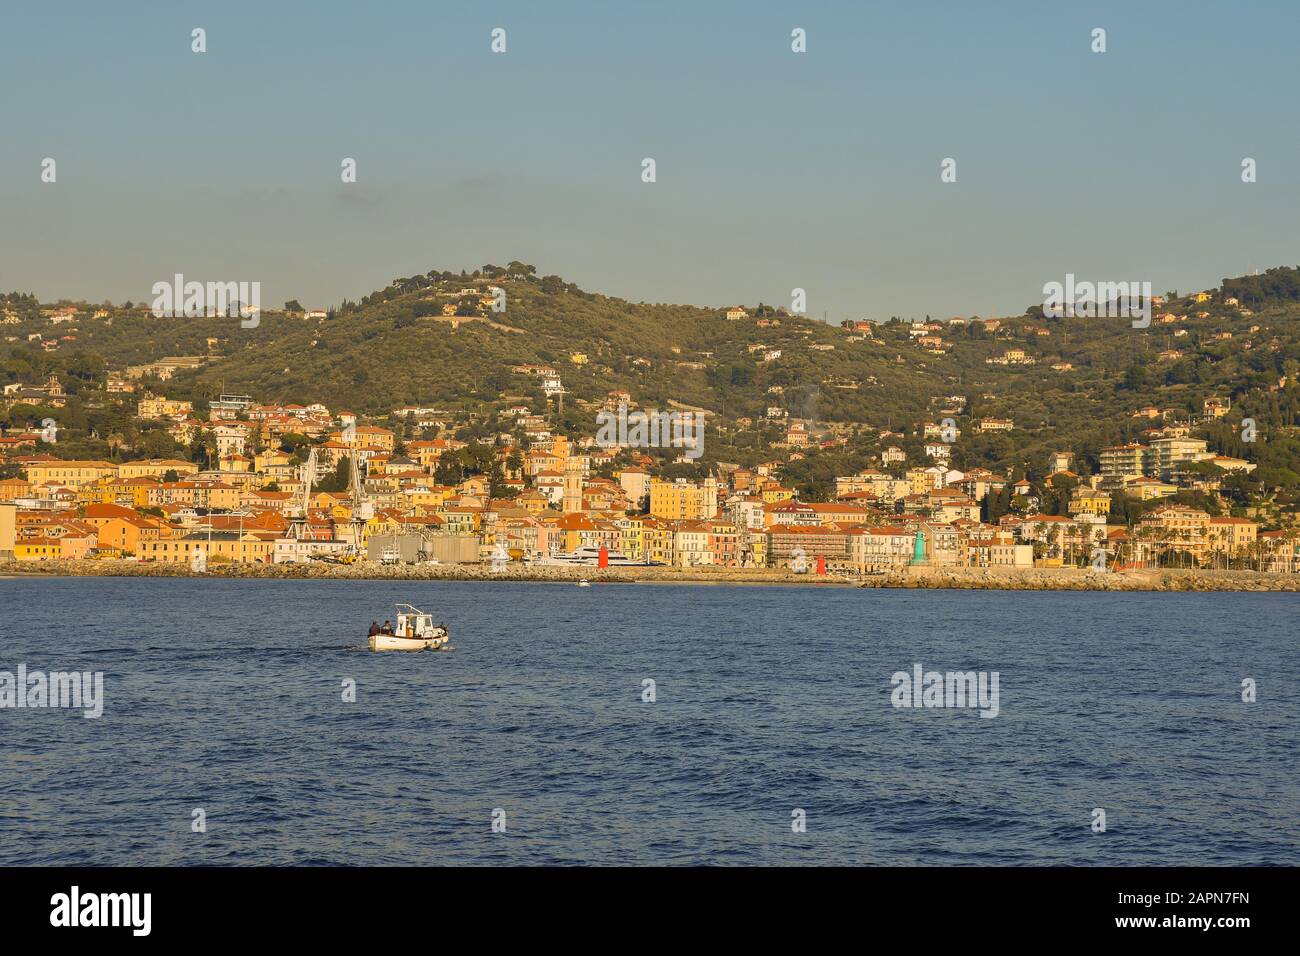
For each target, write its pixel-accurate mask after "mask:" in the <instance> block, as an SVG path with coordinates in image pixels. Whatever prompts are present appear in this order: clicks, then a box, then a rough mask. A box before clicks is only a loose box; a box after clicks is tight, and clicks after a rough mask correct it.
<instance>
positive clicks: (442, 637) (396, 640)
mask: <svg viewBox="0 0 1300 956" xmlns="http://www.w3.org/2000/svg"><path fill="white" fill-rule="evenodd" d="M369 641H370V649H371V650H372V651H449V650H451V646H450V644H449V642H450V641H451V634H450V633H448V631H447V625H445V624H434V623H433V615H432V614H425V613H424V612H423V611H421V610H420V609H419V608H418V607H412V606H411V605H409V604H399V605H397V624H396V626H394V627H393V631H392V633H391V634H389V633H386V632H381V633H379V634H371V635H369Z"/></svg>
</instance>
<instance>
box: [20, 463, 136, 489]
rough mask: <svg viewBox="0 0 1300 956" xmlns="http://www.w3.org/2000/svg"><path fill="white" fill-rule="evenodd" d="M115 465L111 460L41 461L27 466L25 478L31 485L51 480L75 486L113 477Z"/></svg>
mask: <svg viewBox="0 0 1300 956" xmlns="http://www.w3.org/2000/svg"><path fill="white" fill-rule="evenodd" d="M117 467H118V466H117V465H115V464H113V463H112V462H111V461H93V460H92V461H42V462H38V463H35V464H31V465H28V466H27V480H28V481H30V482H31V483H32V484H33V485H43V484H45V483H47V482H53V483H55V484H60V485H68V486H71V487H74V488H75V487H80V486H81V485H85V484H89V483H90V482H92V481H98V480H99V479H101V478H113V477H115V476H116V475H117Z"/></svg>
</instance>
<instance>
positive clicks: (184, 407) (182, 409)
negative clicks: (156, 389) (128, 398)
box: [135, 398, 194, 418]
mask: <svg viewBox="0 0 1300 956" xmlns="http://www.w3.org/2000/svg"><path fill="white" fill-rule="evenodd" d="M193 411H194V406H193V405H191V404H190V403H189V402H182V401H177V400H175V399H171V398H142V399H140V401H139V403H138V404H137V405H136V406H135V417H136V418H181V417H184V416H186V415H189V414H190V413H191V412H193Z"/></svg>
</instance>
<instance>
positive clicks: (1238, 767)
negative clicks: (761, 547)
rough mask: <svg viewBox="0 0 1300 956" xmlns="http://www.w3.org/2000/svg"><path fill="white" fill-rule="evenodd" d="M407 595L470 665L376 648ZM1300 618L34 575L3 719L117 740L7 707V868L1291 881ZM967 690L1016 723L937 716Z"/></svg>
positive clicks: (15, 619)
mask: <svg viewBox="0 0 1300 956" xmlns="http://www.w3.org/2000/svg"><path fill="white" fill-rule="evenodd" d="M399 602H401V603H407V604H412V605H415V606H417V607H419V608H421V609H422V610H425V611H428V612H429V613H431V614H433V616H434V619H435V621H439V622H445V623H446V624H447V626H448V628H449V629H450V631H451V635H452V642H451V643H452V645H453V648H454V649H453V650H451V651H448V652H422V653H374V652H371V651H370V650H369V649H368V648H367V643H366V633H367V630H368V629H369V626H370V624H371V622H372V621H380V622H383V621H384V620H385V619H392V618H393V617H394V615H395V613H396V611H395V605H396V604H397V603H399ZM1298 611H1300V597H1297V596H1296V595H1294V594H1284V593H1263V594H1238V593H1213V594H1204V593H1186V594H1183V593H1133V592H1125V593H1106V592H1053V591H960V590H953V591H948V590H882V589H874V588H872V589H858V588H849V587H831V586H816V585H800V586H792V587H778V586H711V585H677V584H595V585H593V586H592V587H588V588H579V587H575V586H574V585H573V584H572V583H564V584H561V583H518V582H423V581H421V582H413V581H339V580H321V581H292V580H232V579H223V578H59V577H16V578H9V579H4V580H0V704H3V703H6V699H5V698H4V696H3V689H4V679H5V678H4V674H5V673H8V674H9V675H11V681H10V690H11V693H10V695H9V697H8V699H7V702H8V703H10V704H13V703H16V700H17V697H18V695H19V693H21V692H22V689H21V688H18V687H16V686H15V682H16V681H17V674H18V669H19V667H20V666H21V667H23V668H25V672H26V675H27V684H28V686H30V684H31V681H32V680H33V678H32V674H34V673H43V674H47V675H48V674H49V673H50V672H56V671H57V672H74V671H75V672H84V673H86V674H87V675H90V674H94V673H99V674H102V694H101V699H100V700H99V701H98V708H99V709H100V710H101V713H100V714H99V716H92V717H87V716H85V714H86V713H87V712H89V709H88V708H87V707H86V706H84V705H85V703H86V701H85V700H83V701H82V704H83V706H82V707H81V708H80V709H78V708H76V707H51V706H44V707H42V706H30V707H28V706H24V707H21V708H20V707H17V706H0V865H16V864H23V865H146V864H150V865H216V866H252V865H258V866H263V865H377V864H396V865H407V864H409V865H497V864H511V865H581V864H601V865H628V866H631V865H762V866H775V865H801V866H802V865H832V864H848V865H865V866H891V865H892V866H899V865H902V866H950V865H1012V866H1018V865H1024V866H1044V865H1068V866H1101V865H1119V866H1129V865H1134V866H1136V865H1210V866H1240V865H1290V866H1295V865H1298V864H1300V745H1298V742H1297V741H1298V737H1300V734H1298V733H1297V728H1298V727H1300V723H1298V718H1300V655H1298V654H1297V647H1298V644H1300V641H1298V640H1297V621H1298V620H1300V617H1298V614H1297V612H1298ZM950 672H951V673H954V674H958V675H961V674H971V673H973V674H976V675H979V676H980V678H981V679H982V680H983V681H984V684H983V685H982V686H983V687H984V688H985V689H986V690H987V691H988V692H989V693H990V694H991V693H992V692H993V690H994V688H996V700H992V699H990V698H989V697H988V696H986V698H985V699H984V700H983V705H981V704H980V701H979V700H978V699H977V700H972V699H970V698H967V699H965V700H963V699H962V697H963V695H961V694H956V693H954V694H952V695H947V694H946V693H935V694H933V695H928V696H929V700H930V703H932V704H934V703H935V702H936V701H937V704H942V705H943V706H938V705H935V706H924V703H925V701H926V698H927V695H926V694H924V693H922V692H920V691H921V690H922V683H926V682H928V677H927V675H930V674H932V673H933V674H937V675H938V677H939V678H940V681H941V686H942V687H945V688H946V686H947V685H946V681H947V678H946V675H947V674H948V673H950ZM994 675H996V679H995V678H994ZM914 678H917V679H920V681H921V682H920V683H918V682H914V680H913V679H914ZM85 686H86V688H87V692H88V693H89V688H90V687H91V686H92V684H91V682H90V681H89V678H88V681H87V683H86V685H85ZM929 686H932V685H929ZM913 691H918V693H915V694H913V693H912V692H913ZM24 701H25V702H26V701H27V698H24ZM37 702H38V703H39V702H40V700H39V699H38V700H37ZM65 702H69V701H65ZM46 703H49V701H48V699H47V700H46ZM914 703H917V704H921V705H922V706H911V704H914ZM949 704H951V705H953V706H948V705H949ZM994 704H996V706H994Z"/></svg>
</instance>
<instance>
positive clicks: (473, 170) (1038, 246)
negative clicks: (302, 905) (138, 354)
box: [0, 0, 1300, 321]
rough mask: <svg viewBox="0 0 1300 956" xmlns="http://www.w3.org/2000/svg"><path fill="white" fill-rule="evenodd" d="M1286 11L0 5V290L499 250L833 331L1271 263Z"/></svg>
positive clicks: (603, 285) (1279, 232)
mask: <svg viewBox="0 0 1300 956" xmlns="http://www.w3.org/2000/svg"><path fill="white" fill-rule="evenodd" d="M195 27H202V28H204V29H205V30H206V31H207V48H208V51H207V52H206V53H204V54H196V53H193V52H191V49H190V46H191V39H190V33H191V30H192V29H193V28H195ZM495 27H502V28H504V29H505V30H506V42H507V52H506V53H504V54H494V53H492V52H491V50H490V42H491V38H490V32H491V31H492V29H493V28H495ZM796 27H800V28H803V29H804V30H806V31H807V52H806V53H803V54H795V53H793V52H791V48H790V46H791V38H790V33H791V30H792V29H794V28H796ZM1095 27H1102V28H1104V29H1105V30H1106V31H1107V35H1106V45H1107V52H1105V53H1102V54H1097V53H1093V52H1092V50H1091V43H1092V38H1091V32H1092V30H1093V28H1095ZM1297 37H1300V3H1297V2H1296V0H1276V2H1266V0H1235V2H1226V0H1225V2H1214V3H1211V2H1197V0H1180V2H1162V0H1140V2H1138V0H1124V2H1114V3H1111V2H1097V3H1085V2H1068V3H1067V2H1037V0H1024V2H982V3H976V2H959V0H951V2H926V0H899V2H865V0H863V2H848V0H844V2H826V3H793V2H792V3H776V2H762V0H748V2H710V0H695V2H678V0H660V2H654V3H650V2H643V3H642V2H638V3H635V4H634V3H631V2H604V0H601V2H566V0H547V2H545V3H541V2H535V0H533V2H520V3H504V2H500V3H492V2H484V3H470V2H457V3H439V2H436V0H426V2H397V0H394V2H383V0H374V2H366V3H363V2H349V3H339V2H330V0H317V2H310V3H308V2H302V3H289V2H276V0H258V2H242V0H221V2H216V0H213V2H209V3H197V2H174V0H166V2H163V0H158V2H131V0H123V2H121V3H104V2H102V0H95V2H62V3H58V4H51V3H37V2H21V3H20V2H18V0H8V2H6V3H5V4H4V5H3V7H0V121H2V122H3V125H2V126H0V130H2V131H3V132H2V133H0V290H15V289H16V290H20V291H31V292H36V293H37V294H38V295H40V296H41V297H42V298H54V297H57V296H69V297H78V298H80V297H84V298H88V299H92V300H100V299H112V300H114V301H119V302H120V301H123V300H126V299H133V300H136V301H141V300H147V299H149V298H150V291H149V290H150V287H151V286H152V285H153V283H154V282H157V281H159V280H161V279H167V278H170V277H171V275H172V274H173V273H175V272H183V273H185V275H186V277H187V278H191V279H198V280H200V281H207V280H221V281H226V280H235V281H238V280H249V281H252V280H258V281H261V282H262V285H263V295H262V301H263V303H264V304H265V305H268V306H269V305H278V304H280V303H281V302H283V301H284V300H285V299H288V298H296V299H299V300H301V301H302V302H303V304H304V305H307V306H325V305H328V304H331V303H337V302H338V301H339V300H340V299H342V298H344V297H349V298H354V299H355V298H359V297H360V296H361V295H363V294H365V293H366V292H368V291H371V290H372V289H375V288H379V287H382V286H383V285H385V284H387V282H388V281H389V280H391V279H393V278H395V277H397V276H407V275H412V274H415V273H422V272H426V271H428V270H429V269H433V268H438V269H461V268H473V267H475V266H478V265H481V264H483V263H486V262H492V263H497V264H505V263H506V262H508V261H510V260H511V259H521V260H523V261H526V262H530V263H532V264H534V265H535V266H536V267H537V269H538V271H539V272H540V273H557V274H559V275H562V276H564V277H565V278H566V279H569V280H571V281H575V282H577V283H578V284H579V285H581V286H583V287H584V288H587V289H591V290H594V291H599V292H605V293H608V294H612V295H620V296H624V297H627V298H629V299H633V300H642V299H644V300H647V301H656V302H692V303H697V304H701V305H724V304H729V303H755V302H758V301H760V300H761V301H765V302H768V303H770V304H784V305H787V306H788V305H789V303H790V290H791V289H792V288H794V287H801V288H804V289H806V290H807V299H808V311H809V312H810V313H811V314H814V315H817V316H821V315H822V313H823V312H825V313H827V315H828V317H829V318H830V319H831V320H832V321H838V320H840V319H842V318H844V317H846V316H851V317H854V318H860V317H870V318H877V319H881V318H888V317H889V316H890V315H894V314H898V315H904V316H919V315H924V314H927V313H929V314H933V315H935V316H947V315H954V314H960V315H970V314H976V313H978V314H984V315H990V314H1004V313H1019V312H1020V311H1022V310H1023V308H1024V307H1025V306H1026V305H1029V304H1031V303H1034V302H1039V301H1041V299H1042V286H1043V283H1045V282H1048V281H1052V280H1057V281H1061V280H1063V279H1064V276H1065V274H1066V273H1067V272H1073V273H1074V274H1075V275H1076V276H1078V277H1079V278H1080V279H1087V280H1107V281H1121V280H1126V279H1127V280H1144V279H1145V280H1150V281H1151V282H1152V285H1153V288H1154V289H1155V290H1156V291H1158V292H1161V291H1165V290H1167V289H1174V288H1177V289H1179V290H1181V291H1188V290H1190V289H1192V288H1203V287H1207V286H1211V285H1214V284H1217V282H1218V281H1219V280H1220V279H1221V278H1223V277H1224V276H1228V275H1238V274H1242V273H1244V272H1246V271H1248V270H1249V269H1250V268H1251V267H1256V268H1260V269H1262V268H1265V267H1266V266H1269V265H1279V264H1289V265H1294V264H1296V263H1297V262H1300V228H1298V227H1297V222H1298V218H1300V217H1298V216H1297V213H1298V212H1300V123H1297V121H1296V118H1297V117H1296V113H1297V103H1298V102H1300V96H1298V93H1300V82H1298V81H1300V55H1298V50H1297V46H1296V43H1297ZM46 157H51V158H53V159H55V161H56V163H57V167H56V168H57V181H56V182H55V183H53V184H48V183H42V182H41V178H40V174H41V162H42V160H43V159H44V158H46ZM344 157H352V158H355V159H356V161H357V169H358V182H357V183H355V184H347V185H345V184H343V183H342V182H341V181H340V163H341V161H342V160H343V158H344ZM644 157H653V158H654V159H655V161H656V164H657V182H655V183H653V184H647V183H643V182H642V181H641V161H642V159H643V158H644ZM946 157H952V158H954V159H955V160H956V162H957V182H956V183H951V184H944V183H941V182H940V176H939V173H940V163H941V161H942V160H943V159H944V158H946ZM1243 157H1251V158H1254V159H1255V160H1256V161H1257V164H1258V182H1256V183H1253V184H1249V185H1247V184H1244V183H1242V181H1241V162H1242V159H1243Z"/></svg>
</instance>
